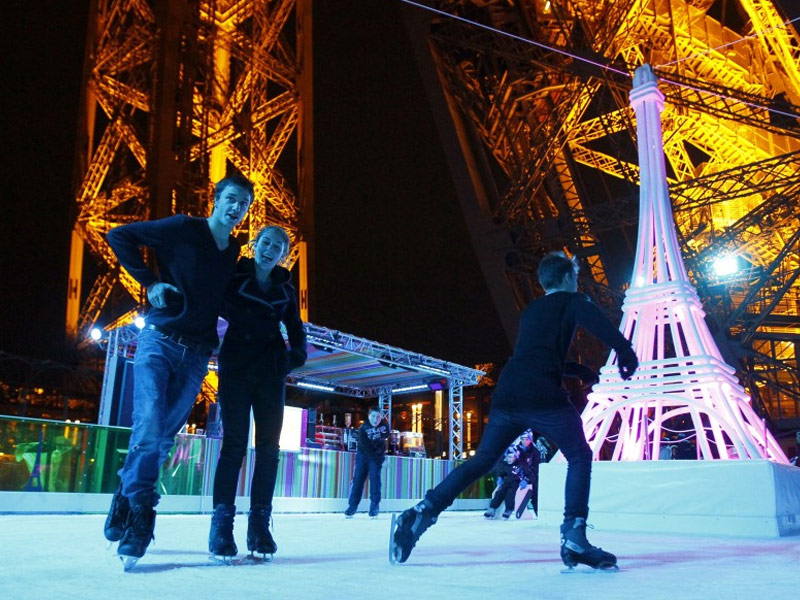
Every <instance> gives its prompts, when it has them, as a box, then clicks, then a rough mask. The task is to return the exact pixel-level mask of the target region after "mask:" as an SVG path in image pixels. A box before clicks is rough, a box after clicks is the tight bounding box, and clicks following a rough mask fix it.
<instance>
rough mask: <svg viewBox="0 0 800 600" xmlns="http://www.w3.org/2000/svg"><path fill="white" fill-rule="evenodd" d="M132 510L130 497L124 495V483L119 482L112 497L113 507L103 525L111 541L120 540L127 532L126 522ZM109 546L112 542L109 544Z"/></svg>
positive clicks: (104, 531)
mask: <svg viewBox="0 0 800 600" xmlns="http://www.w3.org/2000/svg"><path fill="white" fill-rule="evenodd" d="M130 512H131V505H130V503H129V502H128V499H127V498H126V497H125V496H123V495H122V484H121V483H120V484H119V487H118V488H117V491H116V492H114V497H113V498H111V508H109V509H108V517H106V524H105V526H104V527H103V533H104V534H105V536H106V539H107V540H108V541H109V542H118V541H120V540H121V539H122V536H123V534H124V533H125V523H127V522H128V517H129V515H130ZM108 546H109V548H110V547H111V544H109V545H108Z"/></svg>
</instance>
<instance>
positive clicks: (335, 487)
mask: <svg viewBox="0 0 800 600" xmlns="http://www.w3.org/2000/svg"><path fill="white" fill-rule="evenodd" d="M219 446H220V443H219V440H207V442H206V448H205V460H204V463H205V464H204V465H203V479H204V487H203V493H204V494H206V495H211V493H212V486H213V482H214V470H215V469H216V463H217V460H218V458H219ZM355 458H356V453H355V452H342V451H337V450H322V449H316V448H302V449H301V450H300V451H298V452H283V451H282V452H281V455H280V462H279V464H278V480H277V483H276V486H275V496H276V497H283V498H342V499H344V498H347V497H348V495H349V493H350V480H351V479H352V478H353V470H354V468H355ZM254 465H255V449H253V448H251V449H249V451H248V453H247V456H246V457H245V461H244V464H243V466H242V470H241V472H240V474H239V484H238V486H237V491H236V494H237V496H249V495H250V481H251V480H252V478H253V468H254ZM455 466H456V465H455V463H454V461H450V460H433V459H428V458H410V457H406V456H387V457H386V462H384V464H383V472H382V474H381V484H382V489H381V497H382V498H384V499H389V500H392V499H402V500H415V499H419V498H422V497H423V496H424V495H425V492H426V491H427V490H428V489H430V488H432V487H435V486H436V485H437V484H438V483H439V482H441V481H442V480H443V479H444V478H445V477H447V475H448V474H449V473H450V472H451V471H452V470H453V469H454V468H455ZM484 487H485V486H484V485H483V480H479V481H477V482H476V483H474V484H473V485H471V486H470V487H469V488H467V489H466V490H465V491H464V493H463V494H462V495H461V496H460V497H461V498H487V497H488V496H487V495H486V494H485V493H484ZM364 497H369V480H367V484H366V486H365V490H364Z"/></svg>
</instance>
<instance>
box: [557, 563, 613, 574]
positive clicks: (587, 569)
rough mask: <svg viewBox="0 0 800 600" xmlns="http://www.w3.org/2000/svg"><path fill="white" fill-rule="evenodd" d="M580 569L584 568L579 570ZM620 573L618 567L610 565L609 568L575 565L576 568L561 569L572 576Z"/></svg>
mask: <svg viewBox="0 0 800 600" xmlns="http://www.w3.org/2000/svg"><path fill="white" fill-rule="evenodd" d="M578 567H583V568H581V569H579V568H578ZM617 571H619V567H618V566H617V565H610V566H607V567H604V566H599V567H592V566H589V565H575V566H574V567H564V568H563V569H561V572H562V573H565V574H570V573H616V572H617Z"/></svg>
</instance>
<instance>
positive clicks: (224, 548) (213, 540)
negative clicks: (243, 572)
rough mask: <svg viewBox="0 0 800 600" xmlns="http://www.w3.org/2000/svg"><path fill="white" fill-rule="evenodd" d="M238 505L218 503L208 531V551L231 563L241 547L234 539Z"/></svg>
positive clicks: (213, 555) (213, 556) (216, 557)
mask: <svg viewBox="0 0 800 600" xmlns="http://www.w3.org/2000/svg"><path fill="white" fill-rule="evenodd" d="M235 516H236V507H235V506H233V505H230V506H229V505H226V504H217V505H216V506H215V507H214V513H213V514H212V515H211V529H210V530H209V532H208V552H209V554H210V555H211V558H214V559H216V560H219V561H222V562H225V563H230V562H231V559H232V558H233V557H234V556H236V554H237V553H238V551H239V549H238V548H237V547H236V542H235V541H234V539H233V518H234V517H235Z"/></svg>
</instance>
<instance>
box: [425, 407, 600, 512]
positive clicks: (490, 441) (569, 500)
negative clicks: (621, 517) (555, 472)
mask: <svg viewBox="0 0 800 600" xmlns="http://www.w3.org/2000/svg"><path fill="white" fill-rule="evenodd" d="M528 428H531V429H533V430H534V431H538V432H539V433H541V434H542V435H544V436H545V437H546V438H548V439H550V440H552V441H553V442H555V443H556V444H557V445H558V448H559V450H561V452H562V453H563V454H564V457H565V458H566V459H567V462H568V467H567V482H566V486H565V489H564V495H565V505H564V518H565V519H570V518H576V517H583V518H586V517H587V516H588V514H589V480H590V479H591V473H592V451H591V449H590V448H589V444H587V443H586V438H585V437H584V435H583V425H582V423H581V417H580V415H579V414H578V411H577V410H575V408H574V407H573V406H572V405H567V406H564V407H562V408H555V409H547V410H524V411H513V412H512V411H508V410H502V409H493V410H492V411H491V412H490V413H489V423H488V424H487V425H486V429H485V430H484V432H483V437H482V438H481V443H480V445H479V446H478V449H477V450H476V451H475V456H473V457H472V458H470V459H469V460H468V461H467V462H465V463H464V464H462V465H460V466H459V467H458V468H457V469H455V470H454V471H453V472H452V473H450V475H448V476H447V477H446V478H445V479H444V481H442V483H440V484H439V485H437V486H436V487H435V488H434V489H432V490H428V492H427V494H425V497H426V498H427V499H428V500H430V502H431V503H432V504H433V507H434V510H435V511H436V513H437V514H438V513H440V512H441V511H443V510H444V509H445V508H447V507H448V506H450V505H451V504H452V503H453V500H455V499H456V496H458V495H459V494H460V493H461V492H463V491H464V490H465V489H466V488H467V486H468V485H469V484H471V483H472V482H473V481H476V480H477V479H478V478H479V477H482V476H483V475H485V474H486V473H488V472H489V471H490V470H491V468H492V467H493V466H494V465H495V464H496V463H497V461H498V459H499V458H500V457H501V456H502V455H503V452H505V450H506V448H508V446H509V445H510V444H511V442H513V441H514V439H516V437H517V436H519V434H521V433H522V432H523V431H525V430H526V429H528Z"/></svg>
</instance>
